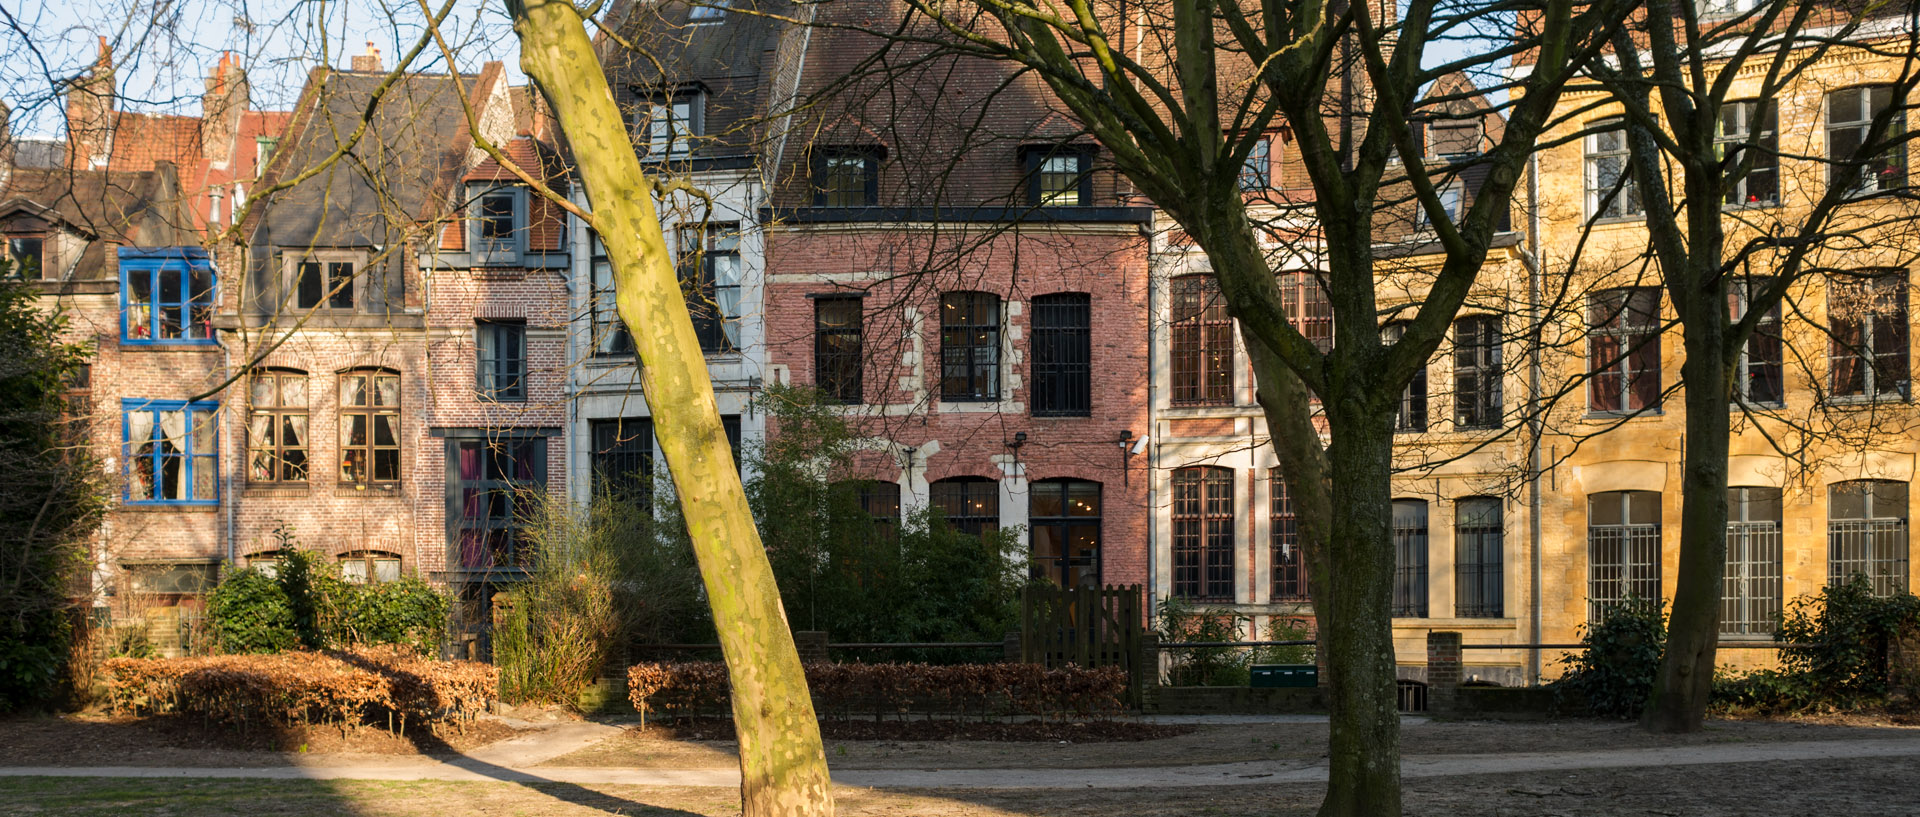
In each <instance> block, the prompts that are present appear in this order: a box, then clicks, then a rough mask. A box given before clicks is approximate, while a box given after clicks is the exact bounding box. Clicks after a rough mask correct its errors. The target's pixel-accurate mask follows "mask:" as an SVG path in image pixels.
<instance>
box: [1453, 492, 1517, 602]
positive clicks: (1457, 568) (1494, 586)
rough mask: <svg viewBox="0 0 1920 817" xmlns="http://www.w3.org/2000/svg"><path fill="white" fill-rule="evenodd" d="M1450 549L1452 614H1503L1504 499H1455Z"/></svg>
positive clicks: (1473, 497)
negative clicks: (1451, 560)
mask: <svg viewBox="0 0 1920 817" xmlns="http://www.w3.org/2000/svg"><path fill="white" fill-rule="evenodd" d="M1489 511H1490V513H1489ZM1453 552H1454V558H1453V564H1454V575H1455V577H1456V578H1455V580H1454V584H1453V614H1454V615H1455V616H1456V617H1459V618H1503V617H1505V616H1506V503H1505V502H1504V501H1502V500H1501V499H1500V498H1499V497H1491V496H1470V497H1462V498H1460V499H1457V500H1454V503H1453Z"/></svg>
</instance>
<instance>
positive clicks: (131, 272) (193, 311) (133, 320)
mask: <svg viewBox="0 0 1920 817" xmlns="http://www.w3.org/2000/svg"><path fill="white" fill-rule="evenodd" d="M214 292H215V288H214V270H213V262H212V261H211V260H209V259H208V257H207V252H206V250H202V249H200V248H198V247H166V248H162V249H158V250H150V249H139V248H131V247H129V248H122V249H121V250H120V343H121V344H122V345H128V346H159V345H204V346H211V345H213V344H215V343H217V342H218V341H216V340H214V337H213V299H214Z"/></svg>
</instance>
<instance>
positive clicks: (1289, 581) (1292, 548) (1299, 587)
mask: <svg viewBox="0 0 1920 817" xmlns="http://www.w3.org/2000/svg"><path fill="white" fill-rule="evenodd" d="M1267 501H1268V504H1269V509H1268V519H1267V521H1268V525H1269V534H1268V535H1269V538H1270V539H1271V540H1272V545H1273V571H1272V572H1273V596H1272V600H1273V601H1277V602H1279V601H1296V602H1297V601H1306V600H1307V598H1308V593H1307V559H1306V556H1305V555H1304V554H1302V553H1301V552H1300V518H1299V516H1298V515H1297V514H1296V512H1295V511H1294V509H1293V497H1292V496H1291V495H1289V494H1288V493H1287V483H1286V480H1284V479H1282V478H1281V477H1280V469H1278V468H1274V469H1272V470H1270V471H1268V472H1267Z"/></svg>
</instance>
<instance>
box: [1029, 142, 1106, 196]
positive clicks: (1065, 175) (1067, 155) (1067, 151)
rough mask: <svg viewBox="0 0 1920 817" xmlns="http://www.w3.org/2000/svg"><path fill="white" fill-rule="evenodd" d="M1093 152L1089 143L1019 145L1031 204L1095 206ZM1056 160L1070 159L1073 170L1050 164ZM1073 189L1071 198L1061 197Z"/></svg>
mask: <svg viewBox="0 0 1920 817" xmlns="http://www.w3.org/2000/svg"><path fill="white" fill-rule="evenodd" d="M1093 154H1094V149H1093V148H1092V147H1091V146H1087V145H1027V146H1025V147H1022V148H1021V149H1020V163H1021V164H1020V166H1021V169H1022V172H1023V173H1025V179H1026V184H1025V187H1026V194H1027V205H1028V206H1031V207H1091V206H1093ZM1055 160H1059V161H1062V162H1071V163H1072V164H1073V169H1072V170H1070V171H1060V170H1054V169H1051V168H1049V167H1048V165H1049V164H1050V163H1052V162H1053V161H1055ZM1069 192H1071V193H1072V199H1073V200H1072V201H1060V200H1059V199H1062V198H1065V197H1067V194H1068V193H1069Z"/></svg>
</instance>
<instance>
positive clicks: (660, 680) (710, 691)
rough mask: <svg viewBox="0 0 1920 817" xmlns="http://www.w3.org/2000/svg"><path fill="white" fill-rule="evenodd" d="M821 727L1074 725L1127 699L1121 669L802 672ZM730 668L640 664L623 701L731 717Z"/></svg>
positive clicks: (908, 667) (846, 667) (643, 708)
mask: <svg viewBox="0 0 1920 817" xmlns="http://www.w3.org/2000/svg"><path fill="white" fill-rule="evenodd" d="M806 670H807V688H808V689H809V690H811V692H812V695H813V708H814V712H815V713H817V714H818V715H819V717H820V718H821V719H822V720H835V719H838V720H848V719H852V718H855V717H859V718H866V717H876V718H878V717H885V716H887V715H889V714H891V715H894V716H901V715H908V714H919V715H926V716H933V717H951V718H959V719H963V720H964V719H966V718H968V717H979V718H987V717H995V716H1004V715H1032V716H1051V717H1071V718H1095V717H1107V716H1111V715H1113V714H1115V713H1118V712H1119V711H1120V710H1121V708H1122V704H1121V699H1122V697H1123V696H1125V695H1126V692H1127V672H1126V670H1123V669H1121V668H1119V667H1101V668H1098V669H1083V668H1080V667H1066V668H1062V669H1047V668H1045V667H1041V666H1039V665H1037V664H959V665H951V666H946V665H932V664H826V663H814V664H808V665H806ZM730 692H731V687H730V686H729V684H728V682H727V667H726V664H723V663H721V662H718V661H694V662H685V663H666V664H660V663H649V664H638V665H635V666H634V667H632V668H630V669H628V670H627V697H628V699H629V700H631V701H632V702H633V707H634V709H636V710H639V711H640V712H641V714H642V715H643V716H644V715H645V714H647V713H652V712H657V713H662V714H665V715H668V716H690V715H698V714H722V713H725V712H727V711H728V707H729V700H728V695H729V694H730Z"/></svg>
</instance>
